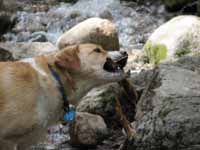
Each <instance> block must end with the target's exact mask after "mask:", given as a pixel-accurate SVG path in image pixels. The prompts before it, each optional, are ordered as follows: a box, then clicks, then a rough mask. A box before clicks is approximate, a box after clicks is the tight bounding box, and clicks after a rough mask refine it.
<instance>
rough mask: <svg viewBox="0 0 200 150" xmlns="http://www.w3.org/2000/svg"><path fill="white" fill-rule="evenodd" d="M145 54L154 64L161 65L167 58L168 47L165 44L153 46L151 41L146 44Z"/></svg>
mask: <svg viewBox="0 0 200 150" xmlns="http://www.w3.org/2000/svg"><path fill="white" fill-rule="evenodd" d="M145 52H146V54H147V56H148V58H149V60H150V62H151V63H152V64H155V65H157V64H159V63H160V61H161V60H164V59H165V58H166V57H167V47H166V46H165V45H164V44H156V45H153V44H152V42H151V41H147V43H146V44H145Z"/></svg>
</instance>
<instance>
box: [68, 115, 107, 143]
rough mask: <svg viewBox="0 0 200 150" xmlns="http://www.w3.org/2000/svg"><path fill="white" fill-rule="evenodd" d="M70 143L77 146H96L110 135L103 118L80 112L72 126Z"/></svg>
mask: <svg viewBox="0 0 200 150" xmlns="http://www.w3.org/2000/svg"><path fill="white" fill-rule="evenodd" d="M69 132H70V142H71V144H72V145H75V146H96V145H97V144H99V143H100V142H102V141H103V139H104V138H105V136H107V135H108V130H107V127H106V124H105V122H104V120H103V118H102V117H101V116H99V115H93V114H89V113H83V112H78V113H77V116H76V118H75V119H74V120H73V122H72V123H71V125H70V128H69Z"/></svg>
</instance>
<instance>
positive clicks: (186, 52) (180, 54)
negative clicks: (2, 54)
mask: <svg viewBox="0 0 200 150" xmlns="http://www.w3.org/2000/svg"><path fill="white" fill-rule="evenodd" d="M190 52H191V51H190V50H189V49H182V50H177V51H176V53H175V56H176V57H182V56H184V55H186V54H189V53H190Z"/></svg>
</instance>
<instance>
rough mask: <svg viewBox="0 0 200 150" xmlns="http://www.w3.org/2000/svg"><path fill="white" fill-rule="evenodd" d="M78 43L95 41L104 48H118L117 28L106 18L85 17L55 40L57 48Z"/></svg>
mask: <svg viewBox="0 0 200 150" xmlns="http://www.w3.org/2000/svg"><path fill="white" fill-rule="evenodd" d="M80 43H95V44H98V45H101V46H102V47H103V48H104V49H106V50H119V40H118V35H117V30H116V28H115V26H114V24H113V23H112V22H110V21H109V20H107V19H101V18H90V19H87V20H85V21H83V22H81V23H79V24H77V25H76V26H74V27H73V28H71V29H70V30H68V31H66V32H65V33H64V34H63V35H61V37H60V38H59V39H58V40H57V46H58V47H59V48H63V47H66V46H68V45H73V44H80Z"/></svg>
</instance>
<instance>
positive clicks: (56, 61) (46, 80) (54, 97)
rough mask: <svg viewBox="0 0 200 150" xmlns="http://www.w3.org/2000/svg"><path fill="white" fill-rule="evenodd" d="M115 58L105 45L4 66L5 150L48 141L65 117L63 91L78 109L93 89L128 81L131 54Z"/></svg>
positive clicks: (0, 123)
mask: <svg viewBox="0 0 200 150" xmlns="http://www.w3.org/2000/svg"><path fill="white" fill-rule="evenodd" d="M110 54H112V53H108V52H106V51H105V50H103V49H102V48H101V47H100V46H97V45H94V44H82V45H79V46H71V47H68V48H65V49H63V50H61V51H59V52H55V53H53V54H50V55H46V56H38V57H35V58H28V59H24V60H21V61H16V62H1V63H0V72H1V73H0V129H1V130H0V150H13V149H20V150H21V149H25V150H27V149H28V147H29V146H30V145H33V144H34V143H36V142H38V141H41V139H44V135H45V133H46V128H47V126H48V125H51V124H55V123H56V122H58V121H59V120H60V119H61V118H62V117H63V112H64V109H63V101H64V100H63V97H62V92H60V89H59V88H60V86H63V87H64V89H65V94H66V95H67V97H68V100H69V102H70V103H72V104H77V103H78V102H79V100H80V98H81V97H82V96H83V95H84V94H86V93H87V92H88V91H89V90H90V89H91V88H93V87H95V86H98V85H101V84H104V83H108V82H115V81H120V80H122V79H124V78H125V77H126V76H127V75H126V73H124V72H123V70H122V69H123V67H124V66H125V64H126V61H127V57H128V55H127V54H126V53H122V52H115V61H116V62H114V61H113V60H112V59H111V56H110ZM53 74H54V75H53ZM55 74H56V75H57V76H58V77H59V79H60V80H61V83H59V81H58V79H57V78H56V77H55ZM60 84H62V85H60Z"/></svg>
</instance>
